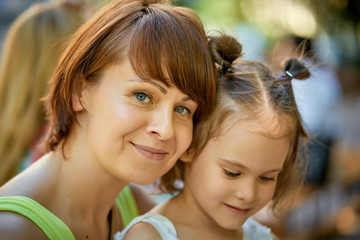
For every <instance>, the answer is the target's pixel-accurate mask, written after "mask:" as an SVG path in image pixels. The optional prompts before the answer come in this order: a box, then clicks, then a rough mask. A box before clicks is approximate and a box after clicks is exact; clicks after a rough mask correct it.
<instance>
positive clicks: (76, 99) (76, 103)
mask: <svg viewBox="0 0 360 240" xmlns="http://www.w3.org/2000/svg"><path fill="white" fill-rule="evenodd" d="M85 96H86V88H83V89H82V90H81V92H80V94H76V93H74V94H73V96H72V107H73V110H74V112H81V111H83V110H86V107H85V103H86V99H85Z"/></svg>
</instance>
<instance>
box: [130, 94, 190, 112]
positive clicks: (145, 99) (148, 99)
mask: <svg viewBox="0 0 360 240" xmlns="http://www.w3.org/2000/svg"><path fill="white" fill-rule="evenodd" d="M133 95H134V97H135V98H136V99H137V101H138V102H140V103H141V104H153V103H154V102H153V97H152V95H151V94H148V93H145V92H143V91H136V92H134V93H133ZM174 112H176V113H178V115H179V116H180V117H182V118H185V119H187V118H189V117H190V116H191V114H192V112H191V110H190V108H188V107H186V106H183V105H179V106H176V107H174Z"/></svg>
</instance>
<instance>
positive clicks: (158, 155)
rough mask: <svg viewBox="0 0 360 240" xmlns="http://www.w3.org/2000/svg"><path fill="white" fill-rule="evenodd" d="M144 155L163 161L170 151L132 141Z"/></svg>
mask: <svg viewBox="0 0 360 240" xmlns="http://www.w3.org/2000/svg"><path fill="white" fill-rule="evenodd" d="M131 144H132V145H133V146H134V147H135V148H136V149H137V150H138V151H139V152H140V153H141V154H142V155H144V156H145V157H147V158H151V159H154V160H158V161H161V160H163V159H164V158H165V156H166V155H167V154H168V152H166V151H163V150H161V149H156V148H152V147H147V146H142V145H138V144H134V143H131Z"/></svg>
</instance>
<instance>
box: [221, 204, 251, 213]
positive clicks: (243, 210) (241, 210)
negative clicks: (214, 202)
mask: <svg viewBox="0 0 360 240" xmlns="http://www.w3.org/2000/svg"><path fill="white" fill-rule="evenodd" d="M224 205H225V206H226V207H227V209H229V210H230V212H231V213H233V214H234V215H238V216H242V215H246V214H248V213H249V211H250V210H251V208H238V207H234V206H231V205H228V204H226V203H224Z"/></svg>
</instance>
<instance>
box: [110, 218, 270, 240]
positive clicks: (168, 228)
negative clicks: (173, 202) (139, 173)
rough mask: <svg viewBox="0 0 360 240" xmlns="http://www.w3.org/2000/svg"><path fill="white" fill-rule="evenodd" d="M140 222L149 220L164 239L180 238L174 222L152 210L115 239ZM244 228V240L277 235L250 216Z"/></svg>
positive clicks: (121, 237)
mask: <svg viewBox="0 0 360 240" xmlns="http://www.w3.org/2000/svg"><path fill="white" fill-rule="evenodd" d="M138 222H147V223H149V224H151V225H152V226H153V227H154V228H155V229H156V230H157V231H158V232H159V234H160V235H161V237H162V239H163V240H180V239H179V238H178V237H177V233H176V229H175V226H174V224H173V223H172V222H171V221H170V220H169V219H168V218H166V217H164V216H162V215H159V214H156V213H151V212H149V213H146V214H144V215H142V216H139V217H136V218H134V219H133V220H132V221H131V223H130V224H129V225H128V226H127V227H126V228H125V229H124V230H123V231H122V232H118V233H116V234H115V236H114V240H122V239H123V238H124V237H125V235H126V233H127V232H128V231H129V230H130V228H131V227H132V226H134V224H136V223H138ZM242 228H243V234H244V235H243V240H258V239H261V240H273V239H276V237H275V236H274V235H273V234H272V233H271V229H270V228H268V227H266V226H264V225H261V224H260V223H258V222H257V221H255V220H254V219H252V218H248V219H247V220H246V222H245V223H244V225H243V226H242Z"/></svg>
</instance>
